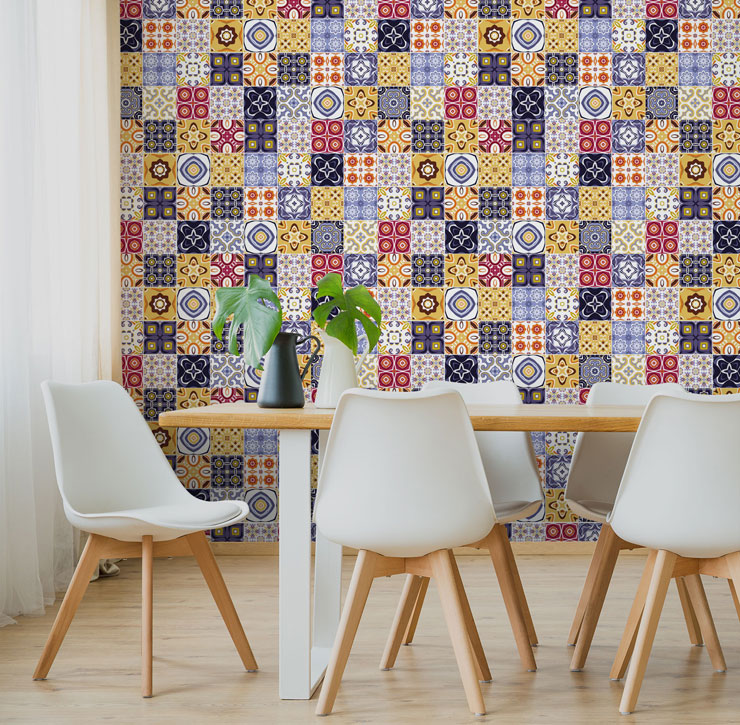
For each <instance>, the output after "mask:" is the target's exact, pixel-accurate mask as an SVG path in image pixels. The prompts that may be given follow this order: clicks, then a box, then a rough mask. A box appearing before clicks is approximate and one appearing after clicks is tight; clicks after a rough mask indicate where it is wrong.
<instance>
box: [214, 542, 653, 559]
mask: <svg viewBox="0 0 740 725" xmlns="http://www.w3.org/2000/svg"><path fill="white" fill-rule="evenodd" d="M311 546H312V548H313V544H312V545H311ZM511 546H512V549H513V550H514V554H516V555H517V556H528V555H533V556H537V555H540V554H560V555H566V556H568V555H573V556H588V555H591V554H593V551H594V548H595V547H596V542H594V541H521V542H520V541H515V542H513V543H512V545H511ZM211 547H212V548H213V552H214V553H215V554H217V555H218V556H277V554H278V547H279V544H278V543H277V542H257V541H255V542H252V541H230V542H227V541H217V542H213V543H212V544H211ZM344 553H345V554H348V555H350V556H351V555H354V554H356V553H357V552H356V551H355V550H354V549H345V550H344ZM455 554H457V555H459V556H486V555H487V554H488V552H487V551H485V550H483V549H467V548H461V549H455ZM644 555H645V550H644V549H634V550H632V551H623V552H622V553H621V556H644Z"/></svg>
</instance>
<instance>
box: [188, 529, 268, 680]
mask: <svg viewBox="0 0 740 725" xmlns="http://www.w3.org/2000/svg"><path fill="white" fill-rule="evenodd" d="M187 540H188V544H189V545H190V550H191V551H192V552H193V556H194V557H195V560H196V561H197V562H198V566H199V567H200V571H201V573H202V574H203V578H204V579H205V580H206V584H208V588H209V589H210V590H211V595H212V596H213V600H214V601H215V602H216V606H217V607H218V611H219V612H221V617H222V618H223V620H224V624H225V625H226V629H228V630H229V634H230V635H231V639H232V640H233V642H234V646H235V647H236V651H237V652H238V653H239V657H240V658H241V661H242V663H243V664H244V669H246V670H247V672H254V671H255V670H257V661H256V660H255V659H254V655H253V654H252V648H251V647H250V646H249V640H248V639H247V635H246V634H244V629H243V627H242V623H241V621H240V620H239V615H238V614H237V613H236V609H235V608H234V602H233V601H232V600H231V595H230V594H229V590H228V589H227V588H226V583H225V582H224V578H223V576H222V575H221V570H220V569H219V568H218V564H217V563H216V557H214V556H213V551H211V547H210V545H209V544H208V540H207V539H206V535H205V533H204V532H203V531H199V532H198V533H196V534H190V535H189V536H188V537H187Z"/></svg>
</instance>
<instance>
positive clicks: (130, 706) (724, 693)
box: [0, 555, 740, 725]
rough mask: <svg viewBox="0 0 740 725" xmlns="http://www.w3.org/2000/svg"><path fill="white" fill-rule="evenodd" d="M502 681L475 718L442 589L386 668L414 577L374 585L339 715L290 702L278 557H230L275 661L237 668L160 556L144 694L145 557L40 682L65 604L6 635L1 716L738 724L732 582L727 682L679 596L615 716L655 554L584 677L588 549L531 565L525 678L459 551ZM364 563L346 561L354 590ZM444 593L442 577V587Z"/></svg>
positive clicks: (718, 600) (718, 595) (89, 607)
mask: <svg viewBox="0 0 740 725" xmlns="http://www.w3.org/2000/svg"><path fill="white" fill-rule="evenodd" d="M458 561H459V563H460V569H461V571H462V575H463V578H464V580H465V584H466V587H467V590H468V594H469V597H470V601H471V605H472V608H473V612H474V613H475V615H476V619H477V622H478V627H479V629H480V634H481V638H482V640H483V644H484V646H485V647H486V651H487V654H488V658H489V662H490V664H491V669H492V670H493V677H494V680H493V682H492V683H491V684H487V685H483V692H484V697H485V698H486V704H487V706H488V715H486V716H485V717H483V718H475V717H473V716H471V715H469V714H468V711H467V707H466V703H465V697H464V694H463V690H462V686H461V685H460V681H459V678H458V675H457V670H456V668H455V662H454V657H453V653H452V647H451V645H450V643H449V640H448V638H447V633H446V630H445V628H444V623H443V620H442V612H441V608H440V605H439V600H438V598H437V596H436V592H433V591H430V596H428V598H427V602H426V604H425V608H424V612H423V614H422V617H421V620H420V623H419V629H418V630H417V636H416V641H415V643H414V644H413V645H412V646H411V647H403V648H402V650H401V653H400V655H399V658H398V662H397V666H396V669H395V670H393V671H391V672H380V671H379V670H378V663H379V660H380V656H381V653H382V651H383V645H384V641H385V636H386V633H387V631H388V628H389V626H390V624H391V621H392V618H393V612H394V609H395V605H396V602H397V598H398V596H399V594H400V591H401V586H402V578H401V577H393V578H390V579H380V580H376V582H375V583H374V585H373V590H372V592H371V594H370V599H369V601H368V606H367V609H366V610H365V617H364V619H363V621H362V623H361V625H360V630H359V633H358V636H357V640H356V642H355V647H354V649H353V652H352V656H351V657H350V660H349V665H348V667H347V671H346V674H345V678H344V682H343V684H342V688H341V689H340V692H339V697H338V698H337V703H336V707H335V710H334V714H333V715H332V716H330V719H329V720H328V721H324V720H318V719H316V718H315V716H314V714H313V711H314V707H315V699H314V700H313V701H310V702H306V701H297V702H284V701H280V700H279V699H278V696H277V558H276V557H252V556H250V557H241V556H229V557H219V564H220V565H221V567H222V570H223V572H224V576H225V578H226V581H227V584H228V585H229V587H230V588H231V591H232V594H233V596H234V600H235V602H236V606H237V609H238V610H239V613H240V615H241V618H242V621H243V623H244V626H245V629H246V631H247V635H248V636H249V639H250V642H251V644H252V648H253V649H254V652H255V655H256V657H257V660H258V662H259V664H260V667H261V668H262V669H261V671H260V672H259V673H256V674H248V673H245V672H244V671H242V670H241V668H240V663H239V659H238V657H237V654H236V651H235V650H234V648H233V646H232V644H231V641H230V639H229V637H228V635H227V633H226V630H225V627H224V625H223V623H222V622H221V620H220V618H219V615H218V612H217V611H216V608H215V605H214V604H213V601H212V600H211V599H210V595H209V593H208V590H207V589H206V587H205V584H204V583H203V581H202V580H201V578H200V574H199V572H198V571H197V568H196V565H195V563H194V562H193V561H192V560H186V559H172V560H157V561H156V563H155V569H154V577H155V580H154V581H155V584H154V657H155V659H154V697H153V698H152V699H151V700H142V699H141V697H140V695H139V642H140V635H139V626H140V609H139V602H140V583H139V572H140V568H139V567H140V561H138V560H136V561H134V560H131V561H125V562H122V565H121V566H122V570H121V575H120V576H118V577H116V578H113V579H107V580H102V581H98V582H94V583H93V584H91V585H90V588H89V589H88V593H87V595H86V597H85V599H84V600H83V603H82V605H81V607H80V610H79V612H78V615H77V619H76V620H75V621H74V622H73V624H72V627H71V628H70V631H69V634H68V636H67V639H66V641H65V643H64V645H63V646H62V649H61V651H60V653H59V656H58V657H57V660H56V662H55V664H54V666H53V667H52V670H51V673H50V675H49V679H48V680H47V681H45V682H33V681H32V680H31V673H32V671H33V668H34V664H35V661H36V659H37V657H38V656H39V653H40V652H41V648H42V646H43V643H44V640H45V638H46V635H47V633H48V631H49V628H50V627H51V622H52V618H53V616H54V613H55V611H56V607H55V608H53V609H50V610H48V612H47V614H46V616H44V617H42V618H36V619H34V618H24V619H21V620H20V622H19V624H18V625H16V626H11V627H6V628H4V629H0V722H2V723H15V722H33V723H68V722H75V723H99V722H111V723H134V722H136V723H174V722H186V723H198V724H200V723H219V724H220V725H223V723H227V722H239V723H250V722H253V723H259V725H267V724H272V723H276V724H283V723H285V724H286V725H287V724H290V725H295V723H319V722H328V723H336V725H341V724H343V723H383V724H384V725H389V724H391V723H393V724H394V725H395V724H396V723H398V724H401V723H446V724H450V723H474V722H475V723H482V722H492V723H493V722H507V723H548V724H550V723H596V722H615V723H616V722H620V723H625V722H650V723H672V724H675V723H740V622H738V621H737V619H736V616H735V611H734V608H733V605H732V601H731V599H730V595H729V591H728V587H727V583H726V582H725V581H724V580H721V581H720V580H712V579H706V578H705V586H706V589H707V594H708V597H709V601H710V603H711V605H712V609H713V612H714V615H715V619H716V622H717V628H718V630H719V634H720V638H721V640H722V644H723V646H724V650H725V656H726V659H727V665H728V670H727V673H726V674H715V673H714V672H713V671H712V667H711V665H710V663H709V659H708V657H707V653H706V651H705V650H704V648H700V647H690V646H689V645H688V639H687V636H686V632H685V630H684V628H683V622H682V620H681V618H680V609H679V603H678V596H677V594H676V590H675V587H672V588H671V590H670V593H669V595H668V600H667V602H666V609H665V612H664V615H663V619H662V622H661V627H660V629H659V631H658V636H657V638H656V643H655V648H654V650H653V656H652V658H651V660H650V665H649V667H648V671H647V675H646V680H645V684H644V686H643V689H642V695H641V698H640V702H639V704H638V712H637V713H636V714H634V715H632V716H629V717H623V716H620V715H619V714H618V712H617V706H618V704H619V698H620V695H621V692H622V684H621V683H615V682H610V681H609V679H608V673H609V668H610V665H611V660H612V657H613V655H614V650H615V648H616V645H617V643H618V640H619V636H620V634H621V628H622V626H623V623H624V620H625V617H626V614H627V611H628V608H629V605H630V602H631V597H632V596H633V594H634V591H635V588H636V586H637V581H638V579H639V572H640V570H641V567H642V564H643V559H642V558H641V557H636V556H624V557H623V558H622V559H621V560H620V562H619V564H618V566H617V571H616V574H615V578H614V582H613V585H612V588H611V590H610V593H609V596H608V597H607V602H606V605H605V607H604V612H603V615H602V622H601V625H600V626H599V629H598V630H597V633H596V637H595V639H594V645H593V648H592V650H591V656H590V658H589V661H588V664H587V667H586V670H585V671H584V672H582V673H571V672H570V671H569V669H568V664H569V660H570V657H571V653H572V650H570V649H569V648H567V647H565V646H564V644H563V643H564V641H565V637H566V634H567V632H568V627H569V625H570V619H571V616H572V614H573V609H574V607H575V604H576V600H577V598H578V594H579V591H580V587H581V585H582V583H583V578H584V576H585V573H586V567H587V563H588V559H587V558H586V557H583V556H562V555H542V556H522V557H519V562H520V569H521V573H522V579H523V581H524V586H525V589H526V590H527V594H528V596H529V602H530V606H531V609H532V614H533V617H534V621H535V624H536V626H537V631H538V634H539V638H540V643H541V645H540V647H538V648H537V649H536V656H537V661H538V665H539V671H538V672H537V673H534V674H532V673H526V672H522V671H521V669H520V664H519V658H518V656H517V653H516V649H515V646H514V640H513V637H512V634H511V631H510V629H509V626H508V622H507V620H506V615H505V612H504V606H503V603H502V601H501V597H500V595H499V592H498V587H497V585H496V583H495V579H494V577H493V574H492V567H491V564H490V562H489V561H488V560H487V559H486V558H484V557H476V556H466V557H459V559H458ZM353 563H354V560H353V559H351V558H348V559H346V560H345V587H346V585H347V582H348V578H349V573H350V571H351V567H352V565H353ZM433 587H434V585H433V584H432V588H433Z"/></svg>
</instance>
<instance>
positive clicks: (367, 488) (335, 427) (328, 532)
mask: <svg viewBox="0 0 740 725" xmlns="http://www.w3.org/2000/svg"><path fill="white" fill-rule="evenodd" d="M315 520H316V526H317V527H318V528H319V530H320V531H321V533H322V534H323V535H324V536H325V537H326V538H327V539H329V540H330V541H334V542H335V543H338V544H343V545H344V546H352V547H354V548H356V549H367V550H369V551H372V552H375V553H377V554H381V555H383V556H398V557H414V556H423V555H425V554H428V553H430V552H432V551H436V550H438V549H451V548H453V547H455V546H463V545H465V544H469V543H470V542H471V541H476V540H477V539H482V538H483V537H485V536H486V535H487V534H488V533H489V532H490V531H491V529H492V528H493V524H494V514H493V506H492V504H491V495H490V493H489V490H488V483H487V481H486V474H485V471H484V470H483V464H482V462H481V458H480V454H479V453H478V445H477V443H476V440H475V435H474V432H473V428H472V426H471V424H470V418H469V417H468V413H467V410H466V408H465V403H464V402H463V399H462V397H461V396H460V394H459V393H458V392H456V391H453V390H444V391H421V392H417V393H390V392H380V391H374V390H361V389H359V388H354V389H352V390H348V391H346V392H345V393H344V394H343V395H342V397H341V398H340V400H339V404H338V405H337V410H336V413H335V414H334V422H333V424H332V428H331V432H330V434H329V440H328V442H327V447H326V456H325V458H324V462H323V464H322V468H321V475H320V477H319V486H318V492H317V496H316V507H315Z"/></svg>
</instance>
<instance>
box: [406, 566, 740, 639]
mask: <svg viewBox="0 0 740 725" xmlns="http://www.w3.org/2000/svg"><path fill="white" fill-rule="evenodd" d="M427 589H429V577H428V576H423V577H422V578H421V586H420V587H419V593H418V595H417V596H416V604H415V605H414V610H413V612H412V613H411V619H409V624H408V627H406V632H405V633H404V635H403V643H404V644H405V645H409V644H411V643H412V642H413V641H414V634H416V625H417V624H418V623H419V615H420V614H421V608H422V607H423V606H424V597H426V595H427ZM738 612H740V609H738Z"/></svg>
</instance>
